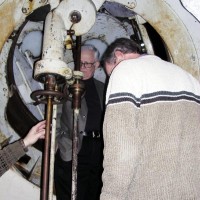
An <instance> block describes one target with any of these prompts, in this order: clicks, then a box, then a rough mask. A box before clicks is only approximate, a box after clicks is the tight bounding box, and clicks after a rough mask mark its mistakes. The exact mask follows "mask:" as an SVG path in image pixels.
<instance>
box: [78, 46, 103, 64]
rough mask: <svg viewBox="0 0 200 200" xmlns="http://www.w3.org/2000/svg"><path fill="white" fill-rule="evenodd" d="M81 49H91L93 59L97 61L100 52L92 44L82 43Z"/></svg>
mask: <svg viewBox="0 0 200 200" xmlns="http://www.w3.org/2000/svg"><path fill="white" fill-rule="evenodd" d="M82 50H92V51H94V59H95V61H99V57H100V53H99V51H98V49H97V48H96V47H95V46H94V45H92V44H84V45H83V46H82V47H81V51H82Z"/></svg>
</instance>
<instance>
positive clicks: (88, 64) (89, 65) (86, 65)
mask: <svg viewBox="0 0 200 200" xmlns="http://www.w3.org/2000/svg"><path fill="white" fill-rule="evenodd" d="M94 63H95V62H93V63H88V62H80V66H81V67H84V68H87V69H90V68H92V67H93V65H94Z"/></svg>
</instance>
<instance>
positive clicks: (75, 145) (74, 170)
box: [71, 109, 79, 200]
mask: <svg viewBox="0 0 200 200" xmlns="http://www.w3.org/2000/svg"><path fill="white" fill-rule="evenodd" d="M73 115H74V121H73V143H72V146H73V150H72V193H71V199H72V200H76V199H77V167H78V156H77V155H78V115H79V109H74V113H73Z"/></svg>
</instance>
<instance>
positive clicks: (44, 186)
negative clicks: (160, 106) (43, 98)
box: [42, 97, 53, 200]
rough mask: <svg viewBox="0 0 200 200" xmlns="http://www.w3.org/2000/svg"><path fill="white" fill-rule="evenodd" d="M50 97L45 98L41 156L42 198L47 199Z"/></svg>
mask: <svg viewBox="0 0 200 200" xmlns="http://www.w3.org/2000/svg"><path fill="white" fill-rule="evenodd" d="M52 107H53V106H52V98H51V97H48V99H47V116H46V132H45V145H44V157H43V159H44V160H43V176H42V200H48V199H47V198H48V192H49V191H48V185H49V154H50V151H49V150H50V139H51V137H50V130H51V116H52V110H53V108H52Z"/></svg>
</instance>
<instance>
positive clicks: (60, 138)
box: [57, 79, 104, 161]
mask: <svg viewBox="0 0 200 200" xmlns="http://www.w3.org/2000/svg"><path fill="white" fill-rule="evenodd" d="M94 83H95V86H96V89H97V93H98V95H99V99H100V103H101V108H102V110H103V107H104V84H103V83H102V82H100V81H98V80H96V79H94ZM71 107H72V102H71V101H67V102H66V103H65V104H64V105H63V108H62V114H61V119H60V126H61V130H60V131H59V132H58V135H57V143H58V148H59V150H60V156H61V158H62V159H63V160H64V161H70V160H71V159H72V132H73V110H72V108H71ZM87 113H88V108H87V105H86V100H85V98H84V97H83V99H82V101H81V109H80V112H79V118H78V119H79V124H78V129H79V132H81V131H84V130H85V125H86V121H87ZM82 137H83V136H82V135H81V134H78V139H79V147H78V148H79V150H80V149H81V145H82V139H83V138H82Z"/></svg>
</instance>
